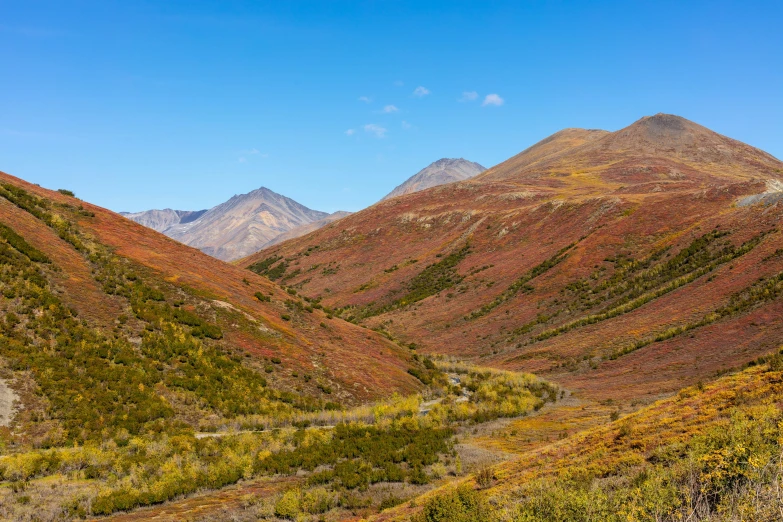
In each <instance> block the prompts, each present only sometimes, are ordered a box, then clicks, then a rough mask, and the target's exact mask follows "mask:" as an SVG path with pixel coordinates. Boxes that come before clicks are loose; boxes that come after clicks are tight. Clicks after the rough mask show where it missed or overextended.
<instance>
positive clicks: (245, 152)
mask: <svg viewBox="0 0 783 522" xmlns="http://www.w3.org/2000/svg"><path fill="white" fill-rule="evenodd" d="M239 154H240V155H241V157H240V158H239V160H238V161H239V163H247V157H248V156H258V157H259V158H268V157H269V154H267V153H266V152H264V153H261V151H260V150H258V149H257V148H255V147H253V148H252V149H244V150H240V151H239Z"/></svg>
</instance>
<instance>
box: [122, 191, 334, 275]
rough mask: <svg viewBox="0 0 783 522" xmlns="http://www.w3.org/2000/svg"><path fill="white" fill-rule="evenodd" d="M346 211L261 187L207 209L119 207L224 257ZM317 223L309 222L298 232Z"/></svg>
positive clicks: (129, 215)
mask: <svg viewBox="0 0 783 522" xmlns="http://www.w3.org/2000/svg"><path fill="white" fill-rule="evenodd" d="M346 214H347V213H345V212H337V213H335V214H328V213H326V212H321V211H318V210H312V209H310V208H307V207H305V206H304V205H302V204H301V203H297V202H296V201H294V200H293V199H291V198H287V197H285V196H282V195H280V194H278V193H276V192H273V191H271V190H269V189H268V188H265V187H261V188H259V189H256V190H254V191H252V192H248V193H247V194H239V195H236V196H234V197H232V198H231V199H229V200H228V201H226V202H224V203H221V204H220V205H217V206H216V207H213V208H211V209H208V210H198V211H186V210H171V209H165V210H147V211H144V212H135V213H127V212H123V213H122V215H124V216H125V217H127V218H129V219H132V220H133V221H136V222H137V223H140V224H142V225H144V226H146V227H149V228H152V229H155V230H157V231H158V232H162V233H164V234H166V235H167V236H169V237H171V238H173V239H176V240H177V241H179V242H180V243H185V244H186V245H190V246H192V247H195V248H198V249H199V250H201V251H202V252H205V253H207V254H209V255H211V256H213V257H216V258H218V259H222V260H224V261H231V260H233V259H239V258H241V257H244V256H247V255H250V254H252V253H254V252H257V251H259V250H261V249H262V248H263V247H264V246H266V245H267V244H268V243H269V242H270V241H272V240H273V239H275V238H276V237H278V236H279V235H280V234H285V233H289V237H297V234H296V233H295V232H293V230H295V229H298V228H299V227H303V226H306V225H311V224H314V223H320V222H322V221H323V220H328V219H329V218H332V219H331V221H334V219H337V218H339V217H342V216H344V215H346ZM331 221H324V222H323V224H326V223H329V222H331ZM317 228H318V226H315V227H309V228H307V229H303V231H302V233H306V232H309V231H312V230H316V229H317Z"/></svg>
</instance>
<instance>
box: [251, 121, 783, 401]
mask: <svg viewBox="0 0 783 522" xmlns="http://www.w3.org/2000/svg"><path fill="white" fill-rule="evenodd" d="M782 177H783V163H781V162H779V161H778V160H776V159H775V158H773V157H771V156H769V155H768V154H766V153H764V152H762V151H759V150H758V149H754V148H752V147H750V146H748V145H745V144H742V143H739V142H736V141H734V140H731V139H729V138H726V137H723V136H720V135H718V134H716V133H713V132H711V131H709V130H707V129H705V128H703V127H701V126H698V125H697V124H694V123H692V122H689V121H687V120H684V119H682V118H678V117H675V116H669V115H656V116H653V117H648V118H643V119H642V120H640V121H638V122H636V123H634V124H633V125H631V126H629V127H628V128H626V129H622V130H620V131H617V132H614V133H606V132H603V131H582V130H578V129H576V130H575V129H569V130H566V131H563V132H561V133H558V134H555V135H554V136H552V137H551V138H549V139H547V140H544V141H543V142H541V143H539V144H537V145H535V146H533V147H531V148H530V149H528V150H527V151H525V152H523V153H522V154H520V155H519V156H517V157H515V158H512V159H511V160H509V161H507V162H505V163H501V164H500V165H498V166H497V167H494V168H492V169H490V170H489V171H487V172H485V173H483V174H482V175H480V176H479V177H477V178H476V179H475V180H473V181H471V182H466V183H458V184H451V185H446V186H442V187H436V188H434V189H429V190H426V191H423V192H421V193H416V194H411V195H407V196H403V197H400V198H395V199H394V200H391V201H385V202H381V203H379V204H377V205H374V206H373V207H370V208H369V209H366V210H364V211H362V212H358V213H356V214H353V215H351V216H349V217H347V218H345V219H343V220H341V221H340V222H338V223H336V224H333V225H331V226H327V227H324V228H323V229H321V230H319V231H316V232H314V233H313V234H310V235H308V236H304V237H302V238H297V239H294V240H291V241H288V242H286V243H284V244H281V245H278V246H275V247H273V248H271V249H269V250H265V251H263V252H261V253H259V254H257V255H255V256H251V257H250V258H247V259H246V260H244V261H243V262H242V265H244V266H248V267H250V268H251V270H254V271H256V272H257V273H260V274H263V275H266V276H267V277H269V278H271V279H274V280H276V281H278V282H282V283H283V284H285V285H289V286H292V287H294V288H296V289H298V290H300V291H301V293H303V294H304V295H308V296H310V297H320V298H322V299H323V302H324V304H327V305H329V306H331V307H342V308H343V311H342V317H345V318H348V319H350V320H354V321H356V322H361V323H363V324H366V325H368V326H371V327H374V328H381V329H384V330H387V331H389V332H391V333H392V334H393V335H395V336H397V337H399V338H401V339H403V340H405V341H407V342H416V343H418V344H420V345H421V347H422V348H423V349H425V350H427V351H432V352H438V353H450V354H458V355H460V356H470V357H476V358H479V359H480V360H481V361H482V364H491V365H494V366H501V367H510V368H516V369H524V370H529V371H534V372H537V373H541V372H543V373H544V374H546V375H548V376H549V377H550V378H555V379H557V380H558V381H559V382H562V383H563V384H565V385H566V386H570V387H573V388H574V389H577V390H579V389H581V390H585V391H588V392H589V393H590V394H593V395H594V396H595V398H599V399H600V398H604V397H606V396H608V395H611V394H615V395H617V394H619V395H621V396H623V397H627V398H632V397H639V396H655V395H656V394H659V393H666V392H669V391H674V390H677V389H679V388H681V387H682V386H684V385H687V384H689V383H692V382H695V380H698V379H699V378H701V377H703V376H705V375H714V374H715V372H716V371H719V370H721V369H724V368H727V367H732V366H735V365H737V364H741V363H743V362H745V361H747V360H749V359H752V358H754V357H756V356H758V355H759V354H761V353H764V351H765V350H768V349H770V346H771V345H772V344H774V343H775V342H777V340H779V339H780V338H781V336H782V335H783V325H782V324H781V323H780V321H777V320H775V318H776V317H779V315H780V313H781V311H783V304H782V302H781V300H780V299H779V297H780V284H779V280H773V279H770V278H776V277H778V276H779V274H780V273H781V271H783V255H781V252H782V251H783V250H781V249H782V248H783V236H782V235H781V231H780V230H779V223H780V219H781V213H782V212H783V210H781V208H780V206H779V205H774V204H773V205H766V204H759V205H738V204H737V203H738V201H741V200H742V199H743V198H744V197H746V196H748V195H752V194H762V193H765V192H770V191H775V190H778V189H779V186H780V185H779V182H780V180H781V178H782ZM770 200H772V201H774V198H767V199H763V200H762V201H770ZM762 278H767V279H766V280H765V281H760V279H762Z"/></svg>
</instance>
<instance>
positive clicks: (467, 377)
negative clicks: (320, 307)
mask: <svg viewBox="0 0 783 522" xmlns="http://www.w3.org/2000/svg"><path fill="white" fill-rule="evenodd" d="M0 195H1V196H3V197H4V198H5V199H6V200H8V201H10V202H11V203H13V204H15V205H16V206H18V207H20V208H22V209H24V210H26V211H27V212H29V213H30V214H32V215H33V216H35V217H36V218H38V219H40V220H42V221H43V222H44V223H46V224H47V225H48V226H49V227H50V228H51V229H52V230H54V231H55V232H56V233H57V234H58V235H59V236H60V237H61V238H62V239H63V240H65V241H67V242H68V243H70V244H71V245H72V246H73V247H74V248H75V249H76V250H77V251H78V252H79V253H80V254H81V255H82V256H83V257H84V258H85V259H86V260H88V262H89V265H90V267H91V268H92V271H93V277H94V280H95V282H96V283H97V284H99V285H100V287H101V289H102V290H103V292H104V293H106V294H108V295H111V296H114V297H115V298H116V299H118V300H120V301H121V302H124V303H126V306H127V309H128V310H129V312H130V314H129V315H128V316H121V317H119V318H118V319H117V325H116V328H115V329H114V330H106V329H104V328H98V327H95V326H92V325H91V324H90V322H89V321H87V320H85V319H84V318H81V317H80V316H79V313H78V311H77V310H76V309H74V308H71V307H69V306H68V305H67V304H66V303H65V302H63V300H62V299H61V297H60V292H59V291H58V289H57V287H56V284H55V283H54V282H53V281H56V280H57V273H58V271H59V268H58V267H57V266H56V265H55V264H54V263H52V261H51V260H50V259H49V258H48V257H47V256H46V255H44V254H43V253H42V252H40V251H39V250H37V249H36V248H35V247H33V246H32V245H31V244H29V243H28V242H27V241H26V240H25V239H24V238H23V237H22V236H21V235H20V234H18V233H17V232H16V231H14V230H13V229H12V228H11V227H10V226H8V225H5V224H3V225H2V226H0V238H1V239H0V260H1V261H2V263H0V292H1V293H2V296H3V300H2V310H3V317H2V320H1V321H0V357H2V360H3V361H4V363H5V365H6V367H5V368H4V369H3V371H4V376H5V375H7V376H9V378H11V379H12V380H14V381H19V382H23V383H26V385H27V387H28V389H29V391H30V393H29V397H26V399H25V400H26V406H29V407H28V408H25V409H24V411H23V412H21V413H20V414H19V415H18V416H17V418H16V419H15V424H14V426H13V428H14V431H13V434H12V432H11V430H4V431H3V432H2V433H1V434H0V518H4V519H31V520H32V519H36V520H62V519H71V518H84V517H89V516H96V515H109V514H112V513H115V512H117V511H127V510H132V509H135V508H138V507H141V506H147V505H153V504H157V503H161V502H164V501H167V500H171V499H174V498H177V497H181V496H184V495H188V494H192V493H194V492H197V491H202V490H210V489H218V488H222V487H224V486H226V485H229V484H233V483H236V482H238V481H241V480H250V479H255V478H259V477H277V478H285V477H290V478H292V479H294V480H295V481H296V482H297V484H298V485H297V488H296V489H292V490H291V491H289V492H287V493H284V494H282V496H280V498H278V499H275V501H274V506H273V508H272V509H271V511H272V513H271V516H277V517H279V518H284V519H294V518H299V517H301V516H303V515H307V516H310V515H312V516H315V515H321V514H323V513H327V512H329V511H333V510H342V511H343V512H351V511H356V510H364V511H363V512H367V511H368V510H369V512H372V511H373V510H379V509H382V508H385V507H390V506H392V505H394V504H397V503H399V502H402V500H403V499H402V498H399V497H398V496H395V495H392V494H381V493H379V491H385V490H384V489H383V488H384V487H386V486H388V485H390V484H399V485H401V486H403V487H402V488H398V489H399V492H398V494H399V495H405V494H408V493H404V492H405V491H407V490H405V486H406V485H407V486H409V487H411V488H422V487H427V485H428V484H430V483H433V482H437V481H439V480H441V479H442V478H443V477H444V475H446V474H447V473H450V472H451V473H454V474H456V473H457V469H458V468H459V467H460V466H459V465H458V463H459V455H458V453H457V451H456V450H455V437H457V436H458V434H459V432H460V430H462V429H466V427H467V426H470V425H475V424H479V423H483V422H486V421H488V420H492V419H497V418H500V417H516V416H520V415H527V414H529V413H532V412H534V411H536V410H538V409H540V408H541V407H542V406H543V405H544V404H545V403H546V402H547V401H555V400H556V399H557V397H558V389H557V388H556V387H555V386H553V385H551V384H549V383H547V382H545V381H543V380H541V379H538V378H536V377H534V376H532V375H527V374H516V373H511V372H499V371H489V370H482V369H480V368H474V367H471V366H467V365H460V364H455V363H448V364H447V363H442V362H438V363H435V362H433V361H432V360H430V359H427V358H424V357H419V356H416V357H415V359H416V360H419V361H420V364H419V366H414V367H412V368H411V373H412V374H413V375H416V376H417V377H418V378H419V379H421V380H422V381H423V382H426V383H427V384H428V385H429V386H428V388H427V391H426V395H427V397H426V399H428V404H430V407H429V408H428V409H427V410H426V412H422V411H420V410H421V408H420V406H421V405H422V404H423V401H424V399H425V397H423V396H422V395H416V396H410V397H397V396H395V397H393V398H392V399H390V400H388V401H386V402H381V403H377V404H374V405H367V406H360V407H356V408H352V409H345V408H342V407H341V406H340V405H339V404H336V403H334V402H329V401H328V400H325V399H321V398H318V397H313V396H310V395H304V394H297V393H293V392H286V391H282V390H279V389H276V388H275V387H273V386H270V385H269V383H268V382H267V378H266V377H265V374H266V372H262V371H260V370H261V369H260V368H257V367H253V366H252V365H249V364H247V363H246V361H245V358H244V357H241V356H240V355H239V354H237V353H235V352H233V351H231V350H229V349H227V347H226V346H225V343H223V342H222V337H223V335H222V331H221V328H220V326H219V325H218V323H217V322H216V321H215V318H214V316H212V315H210V314H205V313H203V311H200V310H199V309H198V308H193V307H188V306H185V304H184V301H183V300H182V299H181V298H180V297H179V294H177V292H176V291H175V289H173V288H172V287H170V286H169V285H166V284H165V282H162V281H159V280H156V279H154V278H152V277H150V276H148V275H147V274H146V273H145V271H144V270H143V268H141V267H137V266H134V265H133V264H132V263H130V262H128V261H127V260H126V259H124V258H121V257H119V256H116V255H115V254H113V253H112V252H111V251H109V250H108V249H107V248H105V247H103V246H102V245H100V244H99V243H97V242H95V241H94V240H93V239H92V238H91V237H90V236H88V235H86V234H84V233H83V232H81V231H80V230H79V228H78V226H76V225H75V224H74V223H73V222H72V221H70V220H68V219H67V215H68V212H79V210H77V209H74V208H66V207H62V206H58V205H57V204H53V203H51V202H48V201H46V200H43V199H41V198H38V197H36V196H34V195H32V194H29V193H27V192H25V191H23V190H21V189H18V188H16V187H14V186H11V185H4V186H2V187H0ZM290 293H291V294H292V295H296V292H295V291H294V292H290ZM260 295H261V297H259V299H262V298H263V297H265V296H264V295H263V294H260ZM129 332H132V333H134V334H138V337H136V338H135V339H134V338H132V337H131V336H130V335H129ZM270 362H271V364H270V365H269V366H270V367H272V371H274V367H275V366H278V365H280V364H281V363H282V361H281V360H280V359H279V358H275V357H272V358H271V359H270ZM444 371H447V372H449V373H450V374H452V375H459V376H460V377H459V382H458V383H454V382H452V381H451V380H450V379H449V378H448V377H447V376H446V373H444ZM320 386H321V388H322V390H324V394H325V395H328V393H327V392H331V390H328V386H327V385H325V384H321V385H320ZM204 417H207V418H209V419H211V421H210V423H209V424H204V423H203V422H202V421H200V420H195V419H201V418H204ZM199 430H208V431H209V432H208V433H202V432H200V431H199ZM459 472H460V473H461V472H462V471H461V470H460V471H459ZM400 492H402V493H400Z"/></svg>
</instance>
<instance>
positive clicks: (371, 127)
mask: <svg viewBox="0 0 783 522" xmlns="http://www.w3.org/2000/svg"><path fill="white" fill-rule="evenodd" d="M364 132H366V133H368V134H374V135H375V137H376V138H385V137H386V128H385V127H381V126H380V125H378V124H376V123H368V124H367V125H365V126H364Z"/></svg>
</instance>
